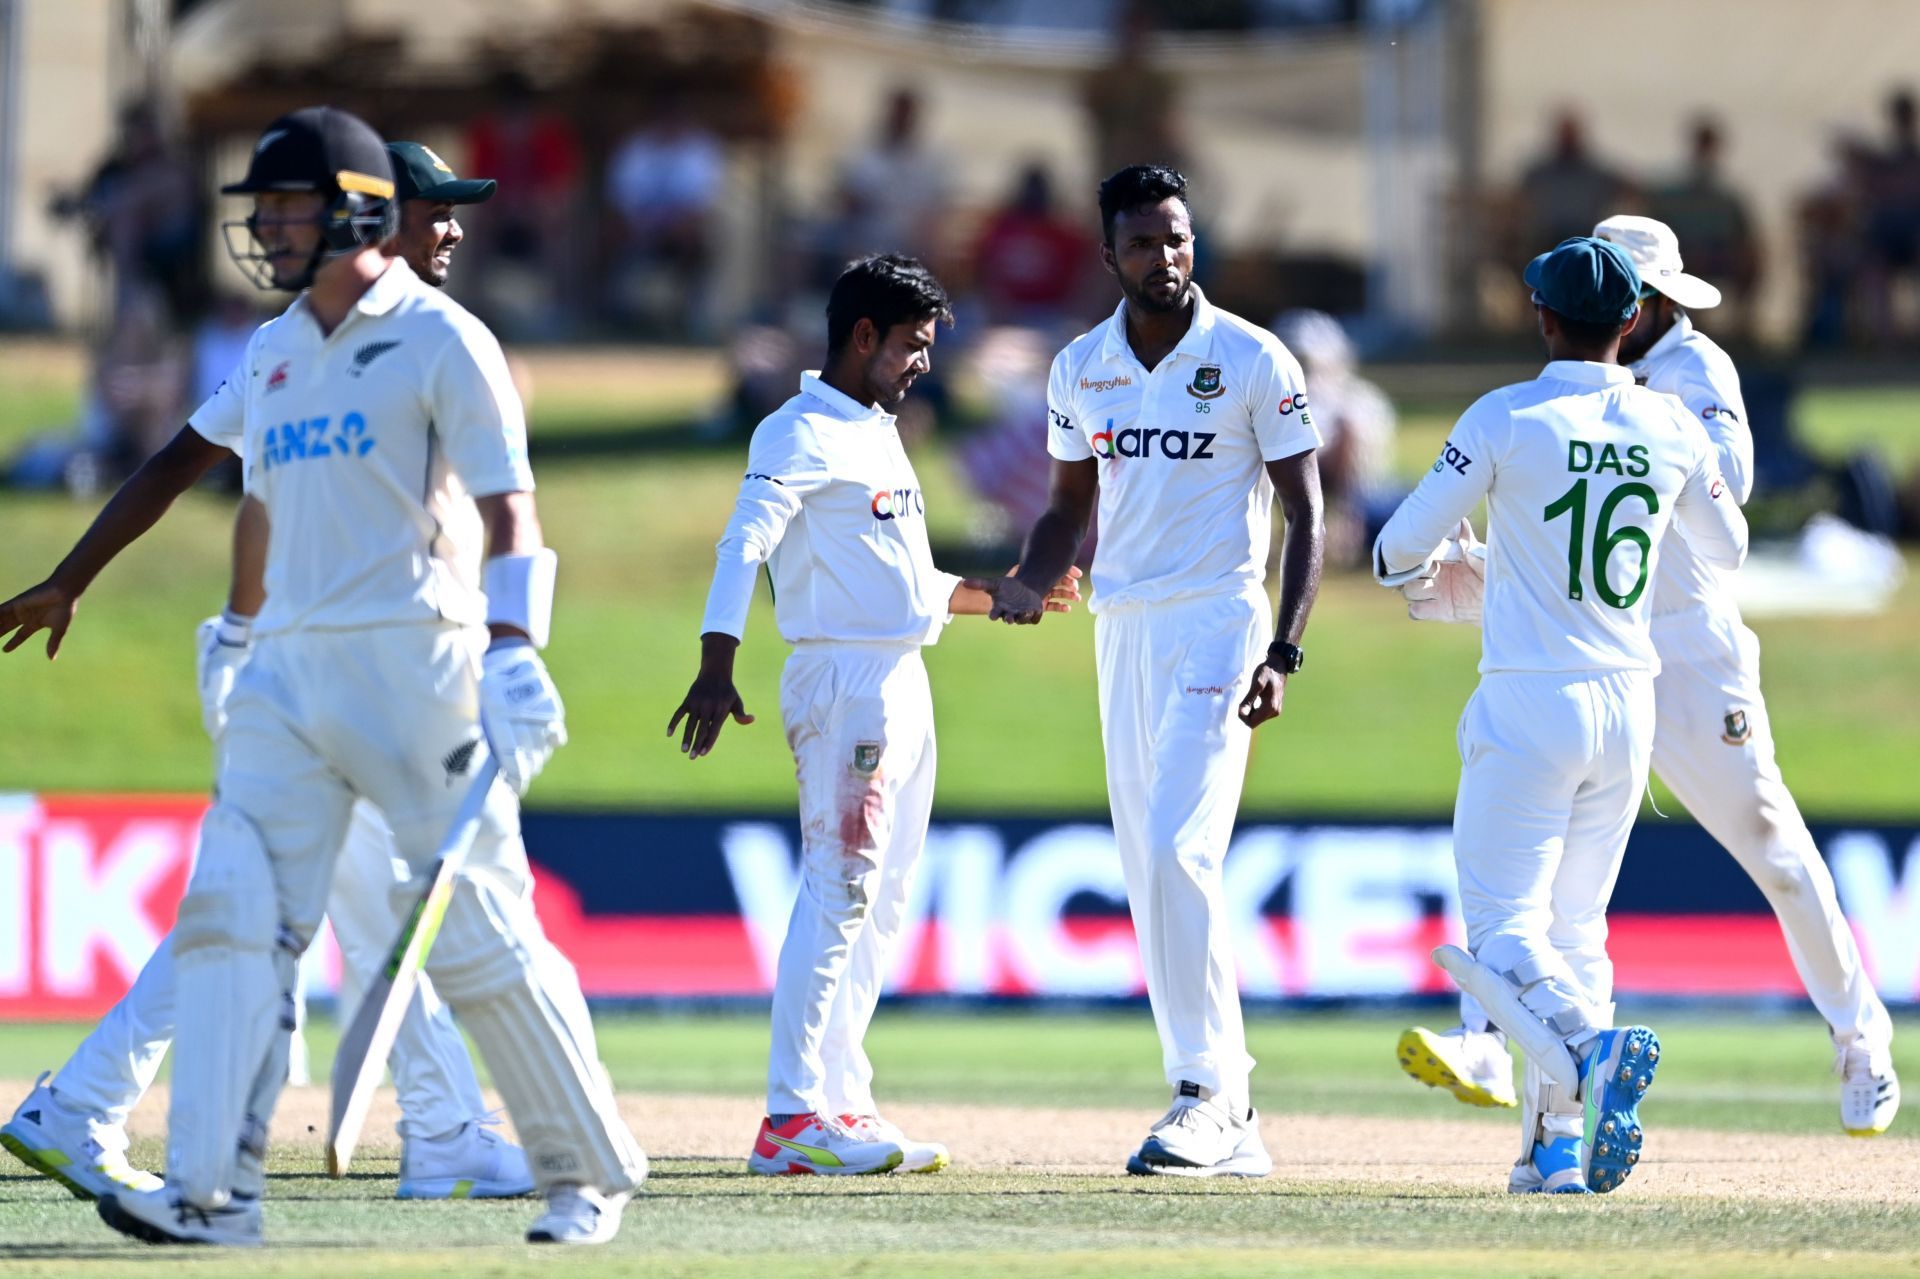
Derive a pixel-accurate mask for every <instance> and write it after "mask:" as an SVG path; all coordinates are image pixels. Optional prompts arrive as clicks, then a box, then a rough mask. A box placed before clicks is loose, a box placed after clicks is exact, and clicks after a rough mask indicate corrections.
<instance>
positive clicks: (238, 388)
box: [187, 340, 253, 457]
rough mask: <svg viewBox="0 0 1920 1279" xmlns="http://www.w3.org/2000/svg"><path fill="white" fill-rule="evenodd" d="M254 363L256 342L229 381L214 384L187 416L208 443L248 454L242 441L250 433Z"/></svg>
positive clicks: (248, 345)
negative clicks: (250, 381)
mask: <svg viewBox="0 0 1920 1279" xmlns="http://www.w3.org/2000/svg"><path fill="white" fill-rule="evenodd" d="M252 366H253V342H252V341H251V340H249V341H248V342H247V349H246V352H245V353H244V354H243V355H242V356H241V357H240V363H239V365H238V366H237V367H235V369H234V370H233V372H231V373H229V374H227V379H226V381H224V382H222V383H221V384H220V385H219V386H217V387H215V388H214V390H213V394H212V395H209V396H208V397H207V401H206V403H205V404H202V405H201V406H200V407H199V408H197V409H195V410H194V411H193V414H192V416H190V417H188V418H187V425H188V426H190V427H192V428H193V429H194V430H195V431H198V432H199V433H200V434H201V435H202V436H204V437H205V438H206V440H207V442H208V443H209V444H218V445H219V446H220V447H221V448H223V449H230V450H232V451H233V452H235V453H239V454H240V455H241V456H243V457H244V456H245V451H244V449H243V448H242V445H244V444H245V442H246V435H247V379H248V376H249V374H248V371H249V370H250V369H251V368H252Z"/></svg>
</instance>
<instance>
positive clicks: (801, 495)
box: [700, 373, 960, 644]
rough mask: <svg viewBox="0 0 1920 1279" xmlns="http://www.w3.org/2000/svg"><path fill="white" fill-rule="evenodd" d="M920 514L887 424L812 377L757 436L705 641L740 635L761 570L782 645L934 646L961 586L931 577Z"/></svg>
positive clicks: (718, 572)
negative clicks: (768, 579) (713, 634)
mask: <svg viewBox="0 0 1920 1279" xmlns="http://www.w3.org/2000/svg"><path fill="white" fill-rule="evenodd" d="M926 516H927V503H926V498H925V496H924V495H923V494H922V493H921V491H920V480H919V478H918V477H917V476H915V475H914V473H913V464H912V463H911V462H909V461H908V460H907V453H906V450H905V449H904V448H902V447H901V445H900V433H899V432H898V431H896V430H895V429H894V425H893V415H892V414H891V413H886V412H882V411H881V410H880V409H879V408H877V407H874V406H872V405H863V404H859V403H856V402H855V401H854V400H852V399H851V398H849V397H847V396H845V395H842V394H841V393H840V392H839V391H836V390H834V389H833V388H832V387H830V386H828V385H827V384H826V383H825V382H822V381H821V380H820V377H819V375H818V374H816V373H807V374H805V375H803V376H802V377H801V379H800V394H798V395H796V396H794V397H793V398H792V399H790V400H788V401H787V402H786V403H785V404H783V405H781V406H780V407H779V408H778V409H776V410H775V411H774V412H773V413H771V414H769V415H768V416H767V417H766V419H765V420H764V421H762V422H761V423H760V425H759V426H758V427H756V428H754V432H753V441H752V443H751V444H750V445H748V448H747V473H746V477H745V478H744V479H742V480H741V481H740V496H739V498H738V499H737V500H736V501H735V503H734V508H733V516H732V518H731V519H729V520H728V521H727V531H726V532H725V533H724V534H723V535H722V536H721V538H720V544H719V547H718V548H717V555H716V558H717V563H716V565H715V568H714V573H713V586H712V588H711V589H710V590H709V592H708V594H707V612H706V617H705V618H704V619H703V620H702V621H701V623H700V631H701V634H703V635H704V634H706V633H707V632H709V631H718V632H721V633H724V634H727V635H732V636H734V637H736V638H738V637H741V636H744V635H745V634H746V626H747V609H748V607H749V606H750V605H751V604H752V603H753V588H754V583H755V581H756V579H757V575H758V573H759V569H760V566H761V565H762V564H765V565H767V567H768V569H769V571H770V572H771V574H772V577H773V616H774V621H775V622H776V624H778V626H779V628H780V637H781V638H782V639H784V640H786V641H787V643H789V644H799V643H803V642H806V641H810V640H830V641H839V642H849V643H892V644H931V643H933V642H934V641H935V640H937V639H938V638H939V637H940V631H941V628H943V627H944V626H945V625H946V624H947V622H948V620H949V618H950V614H949V611H948V607H949V605H950V603H951V602H952V599H953V591H954V587H956V586H958V585H959V584H960V578H959V577H957V576H956V575H954V574H952V573H942V572H940V571H939V570H938V569H936V568H934V566H933V552H932V550H930V549H929V548H928V546H927V518H926Z"/></svg>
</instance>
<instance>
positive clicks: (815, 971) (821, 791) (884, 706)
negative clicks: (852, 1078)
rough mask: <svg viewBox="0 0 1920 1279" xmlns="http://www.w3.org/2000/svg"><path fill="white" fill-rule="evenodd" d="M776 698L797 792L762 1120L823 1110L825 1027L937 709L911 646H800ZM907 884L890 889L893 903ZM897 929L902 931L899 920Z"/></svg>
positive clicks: (877, 889) (876, 898)
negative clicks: (791, 888)
mask: <svg viewBox="0 0 1920 1279" xmlns="http://www.w3.org/2000/svg"><path fill="white" fill-rule="evenodd" d="M780 701H781V714H782V716H783V718H784V719H785V721H786V729H787V743H788V745H789V746H790V747H791V748H792V750H793V758H794V775H795V778H796V781H797V782H798V788H799V795H800V841H801V867H800V891H799V892H798V894H796V897H795V900H794V907H793V915H792V917H791V919H790V920H789V921H788V924H787V937H786V941H785V942H784V943H783V944H782V946H781V948H780V962H779V966H778V968H777V970H776V974H775V977H774V988H773V1025H772V1036H771V1046H770V1051H769V1054H768V1060H767V1113H768V1114H770V1115H792V1114H806V1113H822V1114H826V1113H833V1112H832V1111H831V1109H830V1106H831V1102H830V1100H829V1098H828V1095H827V1061H826V1056H825V1051H826V1044H827V1036H828V1027H829V1022H830V1019H831V1017H832V1015H833V1012H834V1006H835V1003H836V1000H837V999H838V998H840V995H841V989H840V988H841V985H842V983H843V982H844V981H845V980H846V977H847V973H848V968H849V964H850V963H851V961H852V952H853V947H854V944H855V942H857V941H858V940H859V938H860V936H861V934H862V932H863V931H864V930H865V929H866V928H867V927H868V926H869V924H870V921H871V917H872V912H873V909H874V907H875V905H876V904H877V903H879V902H881V900H882V896H883V892H884V891H885V889H884V879H885V877H884V875H883V873H882V866H881V862H882V859H883V858H884V856H885V854H886V852H887V851H888V850H889V849H890V848H892V847H893V846H894V840H895V831H896V827H897V825H898V823H899V821H900V818H901V815H902V814H901V804H900V798H901V793H902V791H903V790H904V789H906V788H907V787H908V786H909V784H910V783H912V782H914V781H915V779H916V778H917V776H918V774H919V769H920V766H921V763H922V756H923V754H926V753H928V752H930V750H931V747H932V721H933V713H932V705H931V699H930V697H929V696H928V694H927V684H926V668H925V667H924V666H922V665H921V663H920V655H919V653H918V652H917V651H914V650H907V651H898V650H888V649H881V648H862V647H859V646H852V645H847V646H836V647H833V648H831V649H825V648H821V649H815V648H807V649H801V650H799V651H796V652H795V653H794V654H793V656H792V657H790V658H789V659H788V660H787V666H786V669H785V671H784V672H783V674H782V676H781V699H780ZM930 768H931V764H930V762H929V769H930ZM928 788H929V790H930V789H931V782H930V780H929V783H928ZM928 802H930V796H929V798H928ZM918 820H919V821H920V823H921V828H920V837H919V839H915V840H909V841H907V842H909V843H911V844H912V845H914V851H913V856H914V857H915V858H917V857H918V849H917V845H918V844H919V842H920V840H924V838H925V826H924V822H925V818H924V816H920V817H919V819H918ZM911 870H912V868H911V866H909V867H907V868H906V874H907V875H910V874H911ZM906 882H907V881H906V879H905V878H904V877H903V878H902V879H901V880H900V881H899V883H898V885H897V887H898V888H899V889H900V891H901V894H902V895H901V901H900V903H899V907H900V908H903V907H904V905H905V897H904V890H905V887H906ZM896 909H898V908H896ZM892 922H893V926H894V927H895V928H897V927H898V923H899V920H898V917H897V916H896V917H895V918H894V919H893V921H892ZM888 941H890V939H883V940H882V942H881V944H880V949H879V952H878V955H877V958H878V959H880V960H882V961H883V960H884V954H885V947H886V944H887V942H888ZM877 994H878V991H877V989H876V990H874V991H873V992H872V995H873V996H874V997H877ZM867 998H868V997H867V996H866V995H864V994H863V995H862V996H860V1000H861V1001H862V1002H865V1001H866V999H867ZM857 1011H858V1005H857V1004H850V1005H849V1008H848V1012H849V1014H852V1013H856V1012H857ZM871 1016H872V1011H871V1008H870V1007H869V1008H868V1009H867V1010H866V1013H865V1017H866V1018H871ZM855 1020H858V1019H857V1018H856V1019H855ZM846 1029H847V1030H848V1031H851V1030H852V1029H854V1024H853V1021H849V1023H848V1025H847V1027H846ZM859 1029H861V1030H862V1031H863V1032H864V1029H865V1027H864V1025H861V1026H859ZM842 1048H844V1045H842Z"/></svg>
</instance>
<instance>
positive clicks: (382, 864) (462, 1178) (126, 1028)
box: [0, 142, 533, 1199]
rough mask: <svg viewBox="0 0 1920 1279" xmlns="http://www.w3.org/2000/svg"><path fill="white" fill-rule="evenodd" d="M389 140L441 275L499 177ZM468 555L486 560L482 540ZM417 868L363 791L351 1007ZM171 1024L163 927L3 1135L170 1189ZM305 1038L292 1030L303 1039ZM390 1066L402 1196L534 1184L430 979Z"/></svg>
mask: <svg viewBox="0 0 1920 1279" xmlns="http://www.w3.org/2000/svg"><path fill="white" fill-rule="evenodd" d="M387 152H388V155H389V157H390V158H391V160H392V162H393V167H394V176H395V179H396V191H395V198H396V199H397V200H398V201H399V203H400V223H399V230H398V232H397V233H396V234H395V236H394V238H393V241H392V244H391V247H392V249H393V250H394V251H395V253H396V255H397V256H399V257H400V258H402V259H403V260H404V261H405V262H406V263H407V265H408V266H409V267H410V268H412V270H413V273H414V274H415V275H417V276H419V277H420V278H421V279H422V280H424V281H426V282H427V283H428V284H431V285H433V286H434V287H436V288H439V287H442V286H444V285H445V283H446V280H447V269H448V266H449V264H450V263H451V260H452V254H453V251H454V249H455V247H457V246H458V244H459V243H460V240H461V238H462V232H461V230H460V225H459V222H458V220H457V219H456V218H455V216H454V209H455V206H456V205H461V204H474V203H478V202H480V201H482V200H486V199H487V198H489V197H490V196H491V195H492V194H493V191H494V185H495V184H494V182H493V181H492V179H467V180H462V179H460V178H459V177H458V176H457V175H455V174H454V172H453V170H452V169H451V168H449V167H448V166H447V165H446V163H445V162H444V161H442V160H441V159H440V157H439V156H437V155H435V154H434V153H433V151H431V150H430V149H428V148H427V147H425V146H422V145H421V144H420V143H417V142H392V143H389V144H388V145H387ZM242 407H243V406H242V401H241V400H240V398H239V397H238V396H222V397H218V398H216V399H215V400H214V401H212V402H211V403H209V404H208V405H207V406H206V408H205V409H204V410H203V412H209V413H224V414H225V415H226V419H227V420H226V421H224V422H222V423H220V424H218V425H214V424H213V422H212V421H211V418H209V420H208V421H205V422H203V423H202V426H203V427H205V428H206V431H207V433H208V434H209V435H220V436H226V435H236V434H239V433H240V431H241V429H242V422H241V412H242ZM449 531H450V532H452V531H453V530H449ZM268 533H269V530H268V526H267V518H266V512H265V510H264V509H263V508H262V507H261V506H260V503H259V502H258V500H256V499H254V498H247V499H245V500H244V501H243V502H242V504H241V509H240V512H239V515H238V516H237V518H236V519H235V521H234V555H233V586H232V589H231V591H230V593H229V598H228V605H227V609H226V611H225V612H224V613H223V614H222V615H221V616H220V617H217V618H209V619H208V620H207V621H205V622H203V623H201V625H200V630H199V634H198V636H197V640H198V645H199V661H198V671H197V677H198V684H199V688H200V697H201V703H202V715H203V718H204V722H205V726H206V729H207V735H208V736H209V737H211V738H212V739H213V740H214V741H215V742H216V743H217V742H218V741H219V740H220V738H221V736H222V735H223V734H224V732H225V730H226V719H227V711H226V702H227V699H228V697H230V696H231V695H232V693H233V687H234V683H235V680H236V678H237V676H238V675H239V673H240V670H241V668H242V667H243V666H245V665H246V661H247V658H248V657H250V656H251V654H252V632H253V623H254V620H255V618H256V616H257V615H258V613H259V611H260V606H261V601H262V600H263V599H264V598H265V595H266V588H265V585H264V582H263V581H262V572H263V570H264V568H265V557H266V550H267V539H268ZM467 553H468V554H470V555H472V556H474V557H476V558H477V556H478V548H477V547H474V548H468V550H467ZM410 878H411V872H410V871H408V870H407V869H406V866H405V863H404V862H403V861H400V860H399V859H398V858H397V856H396V854H395V850H394V845H393V835H392V832H390V831H389V830H388V829H387V825H386V821H385V819H383V818H382V817H381V816H380V814H379V812H378V811H377V810H376V809H374V807H373V806H372V805H371V804H370V803H368V802H367V801H366V800H360V801H358V802H357V803H356V804H355V805H354V810H353V821H352V823H351V825H350V826H349V828H348V834H347V839H346V842H345V844H344V845H343V847H342V848H341V850H340V859H339V862H338V865H337V867H336V869H335V871H334V882H333V888H332V891H331V892H330V893H329V894H328V898H327V917H328V919H329V921H330V922H331V923H332V925H333V931H334V937H335V939H336V940H337V941H338V943H339V946H340V957H341V970H342V983H341V985H342V989H341V992H340V994H341V1005H342V1007H347V1006H350V1005H351V1003H352V1002H353V1000H354V999H355V998H356V997H357V995H358V993H359V991H360V990H362V989H364V984H363V982H364V978H365V977H366V976H368V975H370V974H372V973H374V972H375V971H376V970H377V969H378V967H379V965H381V964H383V963H385V962H386V959H387V954H388V951H389V950H390V948H391V947H392V945H393V941H394V937H395V935H396V934H397V933H398V932H399V930H400V928H401V926H402V924H403V923H404V922H405V921H404V919H403V918H401V917H399V916H397V915H396V914H395V910H394V905H395V903H394V901H393V897H394V895H395V894H394V890H395V888H396V887H397V886H398V885H399V884H402V883H405V882H407V881H408V880H409V879H410ZM408 904H410V903H408ZM346 1020H347V1018H345V1017H343V1018H342V1022H343V1024H344V1023H345V1021H346ZM174 1025H175V1006H174V990H173V946H172V941H171V939H170V938H163V939H162V940H161V943H160V946H159V948H158V949H157V950H155V951H154V954H153V957H152V958H151V959H150V960H148V962H147V964H146V965H145V966H144V967H143V968H142V969H141V970H140V974H139V976H138V977H137V978H136V979H135V981H134V983H133V986H132V987H131V988H130V989H129V990H128V991H127V994H126V996H125V997H124V998H122V999H121V1000H120V1002H119V1003H117V1004H115V1005H114V1006H113V1008H112V1009H111V1010H110V1011H109V1012H108V1013H107V1015H106V1016H105V1017H104V1018H102V1019H101V1021H100V1024H99V1025H98V1026H97V1027H95V1028H94V1030H93V1032H92V1033H91V1034H89V1035H88V1036H87V1037H86V1039H84V1040H83V1041H81V1044H80V1046H79V1047H78V1048H77V1049H75V1050H74V1053H73V1056H72V1057H70V1058H68V1059H67V1061H66V1063H65V1064H64V1065H63V1066H61V1067H60V1069H59V1071H58V1072H57V1073H54V1074H53V1075H52V1077H51V1078H49V1076H48V1075H42V1076H41V1077H40V1080H39V1081H38V1082H37V1083H36V1084H35V1087H34V1090H33V1091H32V1092H31V1093H29V1094H28V1095H27V1097H26V1099H25V1100H24V1101H22V1102H21V1103H20V1105H19V1106H18V1107H17V1108H16V1109H15V1110H14V1113H13V1116H12V1118H11V1119H9V1120H8V1122H7V1123H6V1124H5V1125H4V1126H0V1145H4V1146H5V1147H6V1148H7V1149H8V1150H11V1151H12V1152H13V1153H14V1154H15V1155H17V1156H18V1157H19V1158H20V1159H21V1160H22V1161H23V1162H25V1163H26V1164H27V1165H28V1166H29V1167H31V1168H33V1169H34V1170H35V1171H37V1172H41V1173H44V1174H46V1175H47V1176H49V1177H52V1178H53V1179H54V1180H56V1181H59V1182H60V1183H62V1184H63V1185H65V1186H66V1187H67V1188H68V1189H69V1190H71V1191H72V1192H73V1193H74V1194H75V1195H76V1196H78V1197H80V1198H85V1199H94V1198H98V1197H100V1196H102V1195H108V1194H115V1193H118V1192H119V1191H122V1190H152V1189H156V1188H157V1187H159V1185H160V1184H161V1183H160V1179H159V1178H158V1177H155V1176H154V1175H153V1174H151V1173H149V1172H145V1171H142V1170H141V1169H138V1168H135V1167H133V1166H132V1164H131V1163H129V1162H128V1160H127V1133H126V1122H127V1116H128V1115H129V1114H131V1113H132V1111H133V1108H134V1107H135V1106H136V1105H138V1104H139V1102H140V1099H141V1097H142V1096H144V1095H145V1094H146V1091H147V1089H149V1088H151V1087H152V1086H153V1081H154V1078H155V1076H157V1075H158V1074H159V1071H160V1062H161V1060H162V1059H163V1058H164V1057H165V1056H166V1053H167V1049H168V1048H169V1047H170V1046H171V1045H172V1043H173V1032H174ZM300 1042H301V1041H300V1040H299V1038H298V1037H297V1036H296V1039H295V1046H296V1049H297V1048H298V1047H299V1046H300ZM392 1066H393V1078H394V1086H395V1089H396V1091H397V1092H398V1095H399V1103H400V1123H399V1131H400V1137H401V1153H400V1182H399V1188H398V1190H397V1192H396V1193H397V1196H398V1197H399V1198H401V1199H450V1198H462V1199H487V1198H496V1197H505V1196H513V1195H523V1194H526V1193H527V1192H528V1191H530V1190H532V1189H533V1175H532V1173H531V1172H530V1171H529V1169H528V1167H527V1159H526V1153H525V1152H524V1151H522V1150H521V1149H520V1148H519V1147H518V1146H515V1145H513V1144H512V1143H511V1142H508V1141H506V1140H505V1139H503V1138H502V1137H500V1135H499V1134H497V1133H495V1132H494V1131H492V1129H491V1127H490V1126H489V1125H490V1124H491V1123H492V1122H493V1117H492V1115H491V1114H490V1113H489V1112H488V1110H487V1107H486V1099H485V1097H484V1096H483V1095H482V1094H481V1091H480V1081H479V1080H478V1079H477V1078H476V1077H475V1075H474V1070H473V1061H472V1059H471V1058H470V1057H469V1056H468V1053H467V1045H466V1041H465V1040H464V1039H462V1038H461V1036H460V1031H459V1028H458V1027H456V1026H455V1025H454V1024H453V1018H452V1016H451V1015H450V1014H449V1013H448V1011H447V1007H446V1005H445V1004H444V1003H443V1002H442V1001H441V1000H440V999H439V997H438V996H437V995H436V994H435V993H434V991H433V986H432V982H431V981H430V980H428V979H426V978H425V977H424V976H423V977H422V979H421V983H420V990H419V994H418V995H417V997H416V998H415V1000H414V1002H413V1003H412V1004H411V1005H410V1006H409V1007H408V1010H407V1014H406V1017H405V1019H404V1020H403V1021H402V1023H401V1027H400V1033H399V1036H398V1038H396V1040H395V1041H394V1046H393V1059H392Z"/></svg>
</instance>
